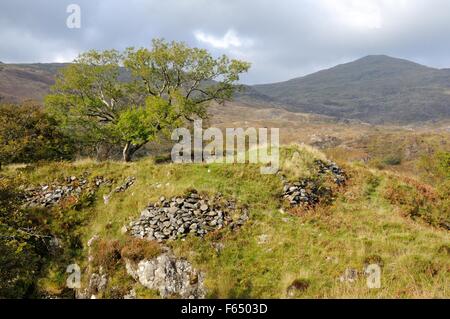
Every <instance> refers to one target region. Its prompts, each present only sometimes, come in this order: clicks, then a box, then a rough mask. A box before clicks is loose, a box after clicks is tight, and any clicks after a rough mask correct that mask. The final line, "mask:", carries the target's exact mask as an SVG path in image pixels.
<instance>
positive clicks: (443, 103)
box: [247, 56, 450, 123]
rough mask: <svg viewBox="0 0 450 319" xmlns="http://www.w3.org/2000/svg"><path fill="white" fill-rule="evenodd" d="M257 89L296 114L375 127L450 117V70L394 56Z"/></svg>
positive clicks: (363, 61)
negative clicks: (366, 123)
mask: <svg viewBox="0 0 450 319" xmlns="http://www.w3.org/2000/svg"><path fill="white" fill-rule="evenodd" d="M252 90H254V91H256V92H259V93H260V94H263V95H265V96H267V97H268V98H269V100H266V101H268V102H270V103H278V104H279V105H285V106H286V107H287V108H288V109H289V110H292V111H297V112H307V113H315V114H323V115H329V116H335V117H339V118H349V119H359V120H363V121H366V122H371V123H382V122H401V123H408V122H419V121H427V120H435V119H441V118H448V117H450V93H449V92H450V70H448V69H447V70H438V69H433V68H429V67H425V66H422V65H419V64H416V63H413V62H410V61H406V60H401V59H396V58H391V57H388V56H367V57H365V58H362V59H359V60H357V61H354V62H351V63H347V64H343V65H338V66H336V67H334V68H331V69H328V70H323V71H320V72H317V73H314V74H311V75H308V76H305V77H301V78H296V79H292V80H289V81H286V82H281V83H274V84H265V85H255V86H253V87H252ZM252 97H255V99H254V101H255V103H258V97H257V96H256V94H250V96H248V97H247V99H251V98H252ZM262 100H264V98H262Z"/></svg>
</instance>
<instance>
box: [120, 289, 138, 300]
mask: <svg viewBox="0 0 450 319" xmlns="http://www.w3.org/2000/svg"><path fill="white" fill-rule="evenodd" d="M123 299H136V290H134V289H131V290H130V292H129V293H128V294H126V295H125V296H123Z"/></svg>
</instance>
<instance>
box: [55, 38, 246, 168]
mask: <svg viewBox="0 0 450 319" xmlns="http://www.w3.org/2000/svg"><path fill="white" fill-rule="evenodd" d="M249 67H250V64H249V63H247V62H243V61H238V60H231V59H229V58H228V57H226V56H222V57H219V58H213V57H212V56H211V54H210V53H208V51H206V50H204V49H198V48H190V47H188V46H187V45H186V44H184V43H179V42H170V43H168V42H166V41H164V40H161V39H156V40H153V45H152V48H151V49H147V48H140V49H134V48H128V49H127V50H125V51H124V52H123V53H121V52H118V51H116V50H108V51H102V52H98V51H89V52H87V53H83V54H81V55H80V56H79V57H78V58H77V59H76V60H75V63H74V64H72V65H70V66H68V67H67V68H66V69H64V70H63V72H62V74H61V75H60V76H59V77H58V79H57V81H56V84H55V86H54V87H53V92H52V94H51V95H49V96H48V97H47V99H46V104H47V107H48V109H49V110H50V112H52V113H53V114H55V116H57V118H58V119H59V120H60V122H61V123H62V125H63V126H64V127H65V128H66V129H68V130H70V131H71V132H73V133H74V134H79V136H80V138H82V139H84V140H86V139H88V140H91V141H98V140H101V139H108V140H112V141H114V142H115V143H121V145H122V147H123V159H124V160H125V161H130V160H131V159H132V156H133V154H134V153H135V152H136V151H138V150H139V149H140V148H141V147H142V146H144V145H145V144H146V143H148V142H149V141H151V140H154V139H156V138H158V136H160V134H163V133H167V132H169V131H170V128H174V127H176V126H178V125H180V124H181V123H183V122H184V121H192V120H193V119H194V118H195V117H199V118H205V117H206V116H207V113H206V109H207V106H208V104H209V102H211V101H217V102H223V101H225V100H228V99H230V98H231V97H232V95H233V92H234V91H235V90H236V89H237V88H238V86H237V85H236V83H237V82H238V81H239V76H240V74H241V73H243V72H246V71H247V70H248V69H249Z"/></svg>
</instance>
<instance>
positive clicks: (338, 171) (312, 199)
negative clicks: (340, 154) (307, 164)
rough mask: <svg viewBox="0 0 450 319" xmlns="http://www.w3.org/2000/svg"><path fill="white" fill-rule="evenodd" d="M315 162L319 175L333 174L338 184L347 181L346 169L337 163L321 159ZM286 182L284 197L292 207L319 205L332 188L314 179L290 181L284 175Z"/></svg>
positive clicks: (283, 178) (283, 179)
mask: <svg viewBox="0 0 450 319" xmlns="http://www.w3.org/2000/svg"><path fill="white" fill-rule="evenodd" d="M315 164H316V166H317V169H318V174H319V175H325V174H328V173H329V174H331V175H332V177H333V181H334V183H336V185H338V186H342V185H344V184H345V182H346V181H347V175H346V173H345V171H344V170H343V169H342V168H340V167H339V166H338V165H336V163H333V162H328V163H325V162H323V161H320V160H316V161H315ZM282 181H283V183H284V187H283V193H282V197H283V199H285V200H287V201H289V204H290V205H291V206H292V207H295V206H308V207H313V206H315V205H317V204H318V203H319V201H320V199H321V197H322V196H323V195H324V193H329V192H330V190H328V191H327V190H326V189H323V188H322V187H320V184H319V183H318V182H317V181H316V180H313V179H302V180H300V181H298V182H293V183H291V182H288V181H287V180H286V178H285V177H282Z"/></svg>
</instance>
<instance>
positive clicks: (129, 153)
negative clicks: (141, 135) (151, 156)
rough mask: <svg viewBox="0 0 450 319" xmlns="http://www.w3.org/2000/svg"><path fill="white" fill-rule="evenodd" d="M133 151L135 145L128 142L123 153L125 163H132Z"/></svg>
mask: <svg viewBox="0 0 450 319" xmlns="http://www.w3.org/2000/svg"><path fill="white" fill-rule="evenodd" d="M132 149H133V145H132V144H131V142H127V144H126V145H125V147H124V148H123V152H122V154H123V160H124V162H131V157H132V156H133V151H132Z"/></svg>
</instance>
